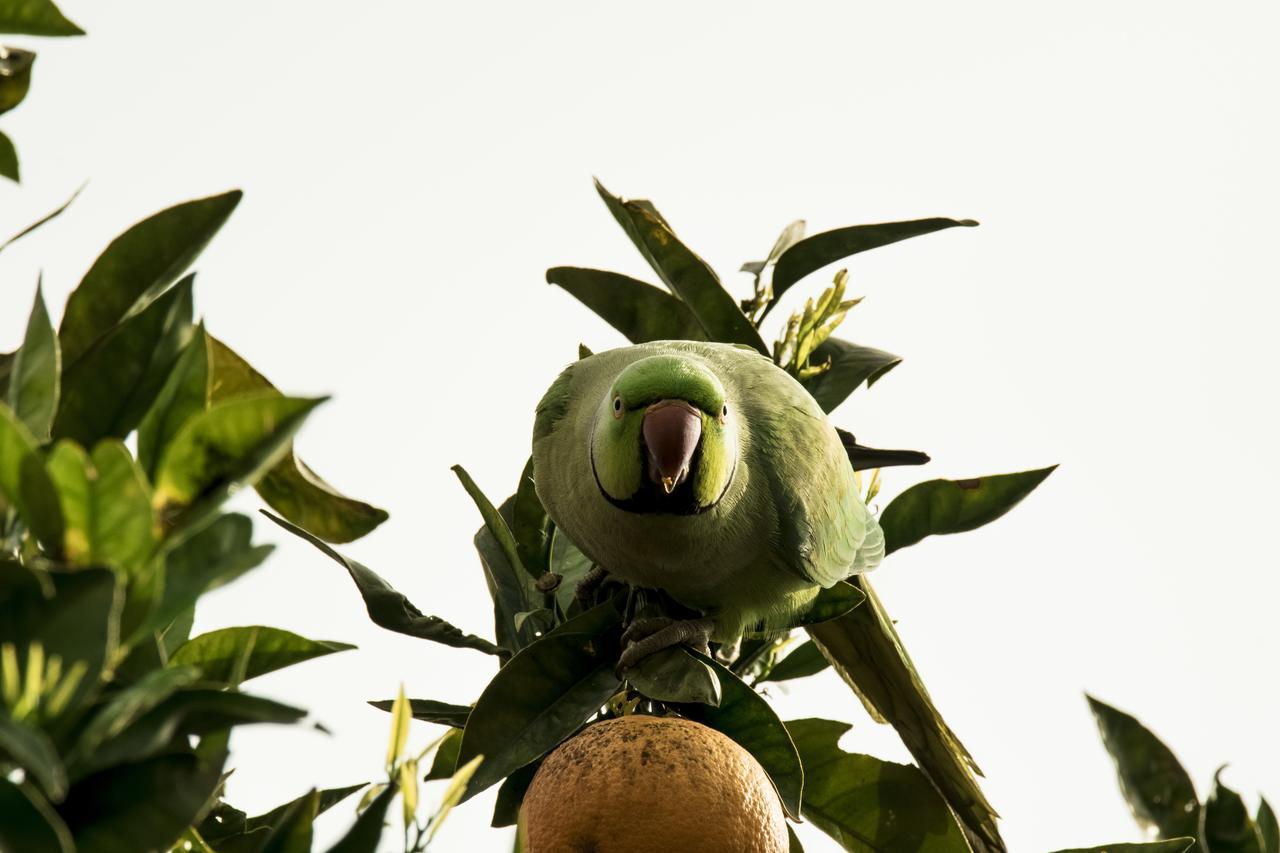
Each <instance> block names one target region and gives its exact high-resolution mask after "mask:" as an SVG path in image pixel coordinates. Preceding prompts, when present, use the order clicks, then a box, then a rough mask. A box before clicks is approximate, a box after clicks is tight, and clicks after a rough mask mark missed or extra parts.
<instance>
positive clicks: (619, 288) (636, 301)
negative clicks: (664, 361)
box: [547, 267, 707, 344]
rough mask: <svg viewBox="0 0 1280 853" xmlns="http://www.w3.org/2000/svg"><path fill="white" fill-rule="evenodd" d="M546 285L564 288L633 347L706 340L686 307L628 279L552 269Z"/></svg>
mask: <svg viewBox="0 0 1280 853" xmlns="http://www.w3.org/2000/svg"><path fill="white" fill-rule="evenodd" d="M547 283H548V284H555V285H559V286H560V287H562V288H564V289H565V290H566V291H568V292H569V293H570V294H571V295H572V296H573V297H574V298H575V299H577V300H578V301H579V302H581V303H582V304H583V305H585V306H587V307H588V308H590V309H591V310H592V311H594V312H595V313H596V314H597V315H599V317H600V319H602V320H604V321H605V322H606V323H608V324H609V325H610V326H613V327H614V328H615V329H617V330H618V331H619V332H621V333H622V334H623V335H624V336H626V338H627V340H629V341H631V343H633V344H642V343H646V342H648V341H705V340H707V333H706V331H705V330H703V328H702V325H701V324H700V323H699V322H698V320H697V318H696V317H694V316H693V312H692V311H690V310H689V307H688V306H687V305H685V304H684V303H683V302H681V301H680V300H679V299H677V298H676V297H674V296H672V295H671V294H669V293H667V292H666V291H664V290H659V289H658V288H656V287H654V286H653V285H651V284H645V283H644V282H643V281H638V280H636V279H634V278H631V277H630V276H625V275H621V274H619V273H616V272H605V271H604V270H592V269H583V268H581V267H552V268H551V269H549V270H547Z"/></svg>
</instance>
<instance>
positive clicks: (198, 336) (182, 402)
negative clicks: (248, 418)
mask: <svg viewBox="0 0 1280 853" xmlns="http://www.w3.org/2000/svg"><path fill="white" fill-rule="evenodd" d="M208 407H209V336H208V334H207V333H206V332H205V329H204V324H203V323H201V324H200V325H199V326H198V327H196V331H195V335H194V336H193V337H192V338H191V341H190V342H189V343H188V344H187V347H186V349H184V350H183V351H182V354H181V355H180V356H178V361H177V363H175V364H174V366H173V370H171V371H169V377H168V379H166V380H165V383H164V385H163V386H161V388H160V392H159V393H158V394H157V395H156V399H155V401H154V402H153V403H152V404H151V408H149V409H148V410H147V413H146V414H145V415H144V416H143V418H142V422H141V423H140V424H138V464H140V465H141V466H142V469H143V470H144V471H146V472H147V474H148V476H152V477H154V476H155V474H156V468H157V467H158V466H159V464H160V455H161V453H162V452H163V451H164V449H165V448H166V447H168V446H169V443H170V442H171V441H173V437H174V436H175V435H177V434H178V431H179V430H181V429H182V427H183V426H184V425H185V424H186V423H187V421H189V420H191V419H192V418H194V417H195V416H196V415H198V414H200V413H201V412H203V411H204V410H205V409H207V408H208Z"/></svg>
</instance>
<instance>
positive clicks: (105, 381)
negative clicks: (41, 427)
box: [53, 276, 194, 447]
mask: <svg viewBox="0 0 1280 853" xmlns="http://www.w3.org/2000/svg"><path fill="white" fill-rule="evenodd" d="M193 283H194V277H193V276H188V277H187V278H185V279H183V280H182V281H180V282H179V283H178V284H177V285H175V286H174V287H172V288H171V289H170V290H169V291H168V292H166V293H165V294H164V295H163V296H161V297H160V298H158V299H156V300H155V301H154V302H151V303H150V304H149V305H148V306H147V307H146V309H145V310H143V311H141V312H140V313H137V314H134V315H132V316H130V317H128V318H127V319H125V320H124V321H123V322H121V323H120V324H119V325H117V326H114V327H112V328H111V329H109V330H107V331H106V332H105V333H104V334H103V335H102V337H100V338H98V339H97V340H96V342H95V343H94V344H93V345H92V346H91V347H90V348H89V349H88V350H87V351H86V352H85V353H84V354H83V356H82V357H80V358H77V359H76V360H74V361H73V360H72V359H71V358H70V357H69V356H68V355H67V354H66V353H64V358H63V363H64V364H65V365H66V369H65V371H64V373H63V376H62V400H61V402H60V403H59V404H58V414H57V417H56V418H55V419H54V423H53V436H54V437H55V438H71V439H74V440H75V441H77V442H79V443H80V444H81V445H83V446H84V447H92V446H93V445H94V444H95V443H97V442H98V440H99V439H103V438H124V437H125V436H126V435H128V434H129V433H130V432H131V431H133V429H134V427H136V426H137V425H138V423H139V422H140V421H141V420H142V417H143V415H144V414H146V411H147V409H148V408H150V407H151V404H152V402H153V401H154V400H155V398H156V395H157V394H159V393H160V389H161V387H162V386H163V385H164V381H165V379H166V378H167V377H168V375H169V371H170V370H171V369H172V368H173V365H174V363H175V362H176V361H177V359H178V356H179V354H180V353H181V351H182V348H183V347H185V346H186V345H187V342H188V341H189V340H190V339H191V336H192V333H193V332H192V328H193V327H192V325H191V315H192V301H191V300H192V294H191V289H192V285H193ZM64 325H65V321H64Z"/></svg>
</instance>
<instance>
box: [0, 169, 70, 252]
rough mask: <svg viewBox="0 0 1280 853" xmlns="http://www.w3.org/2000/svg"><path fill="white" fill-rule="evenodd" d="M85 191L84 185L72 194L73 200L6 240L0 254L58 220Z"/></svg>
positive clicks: (0, 247)
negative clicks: (38, 229) (33, 232)
mask: <svg viewBox="0 0 1280 853" xmlns="http://www.w3.org/2000/svg"><path fill="white" fill-rule="evenodd" d="M83 189H84V185H81V187H80V189H78V190H76V191H75V192H73V193H72V194H71V198H69V199H67V200H66V201H64V202H63V203H62V204H60V205H59V206H58V207H56V208H54V209H53V211H52V212H50V213H46V214H45V215H44V216H42V217H40V218H39V219H37V220H36V221H35V222H32V223H31V224H30V225H28V226H27V227H26V228H23V229H22V230H21V231H19V232H18V233H17V234H14V235H13V236H12V237H10V238H9V239H8V240H5V241H4V242H3V243H0V252H3V251H4V250H5V249H7V248H9V247H10V246H12V245H13V244H14V243H16V242H18V241H19V240H21V239H22V238H23V237H26V236H27V235H28V234H30V233H31V232H32V231H35V230H36V229H37V228H40V227H41V226H42V225H46V224H48V223H49V222H51V221H52V220H54V219H57V218H58V217H59V216H61V215H62V214H63V213H64V212H65V211H66V209H67V208H68V207H70V206H71V202H73V201H75V200H76V199H77V198H79V197H80V192H81V191H82V190H83Z"/></svg>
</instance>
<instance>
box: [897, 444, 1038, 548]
mask: <svg viewBox="0 0 1280 853" xmlns="http://www.w3.org/2000/svg"><path fill="white" fill-rule="evenodd" d="M1057 467H1058V466H1057V465H1051V466H1049V467H1048V468H1040V469H1038V470H1035V471H1021V472H1018V473H1016V474H997V475H995V476H992V477H974V478H973V479H970V480H928V481H926V482H923V483H917V484H916V485H914V486H912V487H911V488H909V489H907V490H906V491H905V492H903V493H902V494H900V495H898V496H897V497H896V498H894V499H893V500H892V501H890V502H889V505H888V506H887V507H885V508H884V512H882V513H881V514H880V527H881V528H883V530H884V541H885V553H888V554H891V553H893V552H894V551H896V550H898V549H899V548H905V547H907V546H908V545H914V544H916V543H917V542H919V541H920V540H921V539H924V538H925V537H926V536H938V535H942V534H946V533H963V532H964V531H966V530H974V529H975V528H978V527H981V526H983V525H984V524H989V523H991V522H993V521H995V520H996V519H997V518H999V517H1000V516H1002V515H1004V514H1005V513H1006V512H1008V511H1009V510H1011V509H1013V508H1014V506H1016V505H1017V504H1018V502H1019V501H1021V500H1022V499H1023V498H1025V497H1026V496H1027V495H1029V494H1031V492H1032V491H1033V490H1034V489H1035V487H1036V486H1038V485H1040V484H1041V483H1042V482H1044V479H1045V478H1046V477H1048V476H1049V475H1050V474H1052V473H1053V470H1054V469H1055V468H1057Z"/></svg>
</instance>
